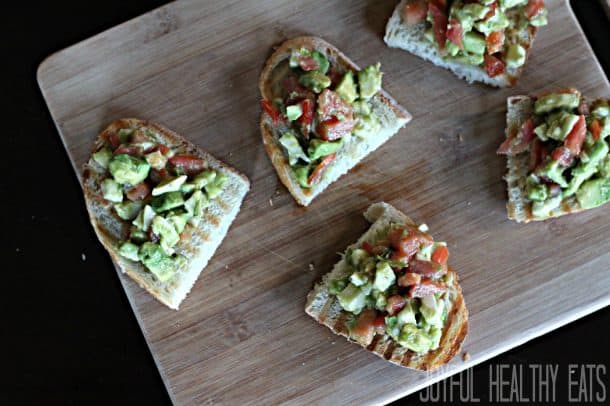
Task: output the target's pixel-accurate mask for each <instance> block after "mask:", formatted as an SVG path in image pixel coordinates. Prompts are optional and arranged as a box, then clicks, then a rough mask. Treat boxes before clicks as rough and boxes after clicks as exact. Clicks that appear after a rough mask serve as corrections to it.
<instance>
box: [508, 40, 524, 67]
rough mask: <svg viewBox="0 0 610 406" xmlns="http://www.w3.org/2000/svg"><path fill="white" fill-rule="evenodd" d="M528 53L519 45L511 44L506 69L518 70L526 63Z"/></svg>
mask: <svg viewBox="0 0 610 406" xmlns="http://www.w3.org/2000/svg"><path fill="white" fill-rule="evenodd" d="M526 55H527V51H526V50H525V48H523V46H521V45H519V44H510V45H509V46H508V50H507V51H506V67H507V68H510V69H516V68H519V67H521V66H523V64H524V63H525V57H526Z"/></svg>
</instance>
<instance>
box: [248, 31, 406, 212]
mask: <svg viewBox="0 0 610 406" xmlns="http://www.w3.org/2000/svg"><path fill="white" fill-rule="evenodd" d="M301 47H306V48H309V49H316V50H319V51H320V52H322V53H324V54H325V55H327V57H328V58H329V60H330V62H331V65H335V66H341V67H342V68H343V69H346V70H347V69H350V70H353V71H359V70H360V67H359V66H358V65H357V64H356V63H354V62H353V61H352V60H351V59H349V58H348V57H347V56H346V55H345V54H343V53H342V52H341V51H339V50H338V49H337V48H336V47H334V46H333V45H331V44H329V43H328V42H326V41H324V40H323V39H321V38H317V37H297V38H293V39H290V40H287V41H285V42H283V43H282V44H281V45H279V46H278V47H277V48H276V49H275V51H274V52H273V54H272V55H271V56H270V57H269V58H268V59H267V61H266V63H265V66H264V67H263V70H262V71H261V74H260V77H259V81H258V87H259V90H260V93H261V96H262V97H263V98H264V99H268V100H270V99H271V98H272V93H271V82H272V80H273V71H274V69H275V68H276V67H277V66H278V65H279V64H280V63H282V62H283V61H285V60H286V59H289V58H290V54H291V52H292V50H293V49H298V48H301ZM375 98H377V99H378V100H379V102H380V103H382V104H383V105H385V106H387V107H388V108H389V109H391V111H392V113H393V115H394V117H395V121H397V122H401V125H400V127H402V125H404V124H406V123H407V122H408V121H410V120H411V115H410V114H409V113H408V112H407V111H406V110H405V109H404V108H403V107H402V106H400V105H399V104H398V103H397V102H396V100H394V99H393V98H392V97H391V96H390V95H389V94H388V93H387V92H386V91H385V90H383V89H382V90H381V91H380V92H379V93H378V94H377V95H376V96H375ZM273 128H274V126H273V123H272V122H271V120H269V118H268V116H267V115H266V113H265V112H262V113H261V119H260V130H261V135H262V139H263V145H264V146H265V150H266V151H267V155H269V159H270V160H271V163H272V164H273V166H274V167H275V169H276V171H277V173H278V176H279V178H280V180H281V182H282V183H283V184H284V186H286V188H287V189H288V191H289V192H290V194H292V196H293V197H294V198H295V200H296V201H297V202H298V203H299V204H300V205H303V206H307V205H308V204H309V203H310V202H311V201H312V200H313V199H314V198H315V197H316V196H317V195H318V194H320V193H321V192H322V191H323V190H324V189H325V188H326V186H327V185H323V186H320V185H314V186H313V187H312V188H310V189H304V188H302V187H301V186H300V185H299V183H298V182H297V181H296V179H295V178H294V177H293V176H292V169H291V168H290V165H289V163H288V158H287V157H286V155H285V153H284V150H283V149H282V147H281V145H279V144H278V142H277V141H276V139H275V137H274V135H273V134H274V133H273ZM369 152H370V151H369ZM345 159H346V160H349V158H347V157H346V158H345ZM360 159H362V158H360ZM360 159H358V160H357V161H356V162H350V163H349V164H347V165H344V166H349V168H348V170H349V169H351V167H353V166H354V165H355V164H356V163H358V161H359V160H360ZM338 160H339V159H337V160H336V161H338ZM334 165H336V162H333V163H332V164H331V166H330V167H329V171H330V168H331V167H333V166H334Z"/></svg>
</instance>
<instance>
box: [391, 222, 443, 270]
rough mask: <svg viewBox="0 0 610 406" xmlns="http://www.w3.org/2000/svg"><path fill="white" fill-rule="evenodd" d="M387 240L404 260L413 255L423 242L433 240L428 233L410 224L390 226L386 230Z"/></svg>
mask: <svg viewBox="0 0 610 406" xmlns="http://www.w3.org/2000/svg"><path fill="white" fill-rule="evenodd" d="M388 240H390V244H391V245H392V247H393V248H394V249H395V250H396V251H397V252H398V255H399V256H400V257H402V258H403V260H406V261H408V260H409V259H410V258H411V257H412V256H413V255H415V254H416V253H417V251H419V249H420V248H421V246H422V245H423V244H428V243H432V242H433V241H434V240H433V239H432V237H430V235H428V234H426V233H423V232H421V231H419V230H418V229H417V228H415V227H411V226H404V227H395V228H392V229H391V230H390V231H389V232H388Z"/></svg>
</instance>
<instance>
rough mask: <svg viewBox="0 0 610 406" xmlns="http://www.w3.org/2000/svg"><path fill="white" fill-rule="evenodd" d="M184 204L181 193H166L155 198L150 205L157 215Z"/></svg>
mask: <svg viewBox="0 0 610 406" xmlns="http://www.w3.org/2000/svg"><path fill="white" fill-rule="evenodd" d="M183 204H184V198H183V197H182V192H179V191H176V192H168V193H164V194H162V195H160V196H155V197H153V199H152V202H151V203H150V205H151V206H152V208H153V209H155V211H156V212H157V213H162V212H164V211H168V210H171V209H175V208H176V207H180V206H182V205H183Z"/></svg>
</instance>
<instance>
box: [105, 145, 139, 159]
mask: <svg viewBox="0 0 610 406" xmlns="http://www.w3.org/2000/svg"><path fill="white" fill-rule="evenodd" d="M112 153H113V154H114V155H119V154H126V155H131V156H138V155H141V154H142V148H140V147H138V146H136V145H125V144H122V145H120V146H119V147H118V148H117V149H115V150H114V151H113V152H112Z"/></svg>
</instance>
